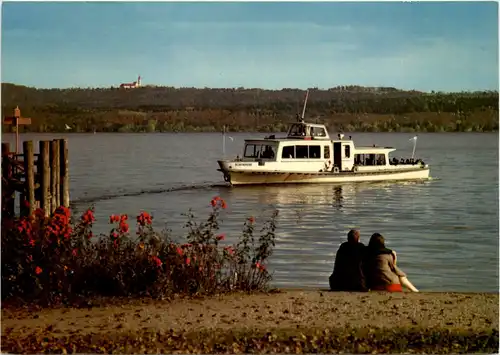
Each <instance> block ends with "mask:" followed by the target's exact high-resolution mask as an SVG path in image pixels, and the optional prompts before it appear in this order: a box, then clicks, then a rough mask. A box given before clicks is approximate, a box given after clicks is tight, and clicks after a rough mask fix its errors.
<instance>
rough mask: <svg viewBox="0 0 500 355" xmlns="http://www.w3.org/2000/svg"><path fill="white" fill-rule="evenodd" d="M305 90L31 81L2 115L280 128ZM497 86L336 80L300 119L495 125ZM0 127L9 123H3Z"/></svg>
mask: <svg viewBox="0 0 500 355" xmlns="http://www.w3.org/2000/svg"><path fill="white" fill-rule="evenodd" d="M304 94H305V91H304V90H299V89H282V90H263V89H245V88H238V89H210V88H205V89H196V88H172V87H139V88H136V89H132V90H121V89H117V88H114V89H113V88H100V89H84V88H74V89H36V88H29V87H26V86H21V85H14V84H7V83H3V84H2V110H3V112H4V115H9V114H11V112H13V110H14V108H15V107H16V106H19V108H20V110H21V116H22V117H30V118H31V119H32V123H31V124H30V125H28V126H21V128H20V132H24V131H31V132H52V133H62V132H66V131H67V129H66V128H67V127H66V125H68V126H69V127H70V128H71V131H73V132H93V131H94V130H96V131H97V132H122V133H126V132H222V131H223V129H224V127H226V129H227V130H228V131H231V132H251V131H252V132H255V131H258V132H283V131H286V130H287V128H288V125H289V124H290V122H294V121H295V119H296V118H295V117H296V115H297V114H301V113H302V106H303V103H304ZM498 113H499V111H498V92H496V91H481V92H457V93H443V92H431V93H425V92H418V91H414V90H410V91H405V90H398V89H396V88H383V87H382V88H369V87H360V86H354V85H351V86H338V87H334V88H330V89H326V90H320V89H311V90H310V92H309V99H308V102H307V109H306V112H305V119H306V120H307V121H311V122H318V123H322V124H325V125H326V126H327V127H328V128H329V130H330V132H408V133H409V132H496V131H498ZM2 129H3V132H9V130H10V129H12V126H9V125H5V124H4V125H2Z"/></svg>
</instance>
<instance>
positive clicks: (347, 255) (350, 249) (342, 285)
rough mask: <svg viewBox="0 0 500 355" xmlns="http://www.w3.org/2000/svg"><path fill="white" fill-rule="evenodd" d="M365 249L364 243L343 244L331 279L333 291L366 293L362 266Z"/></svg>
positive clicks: (336, 258)
mask: <svg viewBox="0 0 500 355" xmlns="http://www.w3.org/2000/svg"><path fill="white" fill-rule="evenodd" d="M365 248H366V247H365V245H364V244H363V243H352V242H345V243H342V245H341V246H340V248H339V250H338V251H337V255H336V256H335V265H334V267H333V273H332V274H331V276H330V279H329V281H330V289H331V290H332V291H354V292H356V291H366V285H365V277H364V275H363V269H362V264H361V263H362V260H363V256H364V249H365Z"/></svg>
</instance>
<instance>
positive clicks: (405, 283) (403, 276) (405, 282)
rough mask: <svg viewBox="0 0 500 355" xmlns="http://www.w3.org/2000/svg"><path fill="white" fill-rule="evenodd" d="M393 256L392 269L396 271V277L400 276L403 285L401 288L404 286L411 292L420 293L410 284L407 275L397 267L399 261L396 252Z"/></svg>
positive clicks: (393, 252)
mask: <svg viewBox="0 0 500 355" xmlns="http://www.w3.org/2000/svg"><path fill="white" fill-rule="evenodd" d="M392 256H393V263H392V265H391V268H392V270H393V271H394V273H395V274H396V275H398V277H399V282H400V283H401V286H404V287H406V288H407V289H409V290H410V291H412V292H418V289H417V288H416V287H415V286H414V285H413V284H412V283H411V282H410V280H408V277H407V276H406V274H405V273H404V272H403V270H401V269H400V268H399V267H398V266H397V265H396V260H397V256H396V252H395V251H392Z"/></svg>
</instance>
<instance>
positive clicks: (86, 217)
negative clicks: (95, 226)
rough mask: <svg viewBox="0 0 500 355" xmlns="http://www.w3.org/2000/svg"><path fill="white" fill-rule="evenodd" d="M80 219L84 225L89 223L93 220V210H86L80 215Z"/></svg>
mask: <svg viewBox="0 0 500 355" xmlns="http://www.w3.org/2000/svg"><path fill="white" fill-rule="evenodd" d="M81 221H82V223H83V224H84V225H91V224H92V222H95V217H94V212H93V211H92V210H87V211H85V213H84V214H83V215H82V218H81Z"/></svg>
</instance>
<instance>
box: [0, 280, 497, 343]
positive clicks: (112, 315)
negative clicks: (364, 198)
mask: <svg viewBox="0 0 500 355" xmlns="http://www.w3.org/2000/svg"><path fill="white" fill-rule="evenodd" d="M498 304H499V294H498V293H484V292H453V293H449V292H422V293H379V292H368V293H348V292H329V291H326V290H321V289H315V290H309V289H289V288H288V289H279V290H275V291H270V292H267V293H254V294H245V293H233V294H225V295H220V296H212V297H208V296H207V297H200V298H185V297H181V298H175V299H173V300H171V301H161V300H156V301H155V300H152V299H146V298H142V299H137V298H136V299H117V298H115V299H105V298H100V299H99V300H96V302H95V303H93V304H87V305H84V306H83V307H80V308H72V307H65V308H51V309H48V308H45V309H43V308H42V309H38V310H35V309H29V307H25V308H22V309H13V308H11V307H4V306H2V344H3V346H2V350H3V351H7V352H14V353H20V352H23V353H35V352H38V353H40V352H44V351H47V350H48V349H52V351H51V352H54V351H56V350H57V349H59V351H61V349H62V348H64V349H66V350H65V351H67V352H78V353H82V352H93V353H95V352H111V351H114V352H117V353H127V352H141V353H150V352H155V353H156V352H157V351H160V352H162V353H165V352H174V351H181V352H184V353H192V352H205V353H208V352H227V351H229V352H236V353H240V352H269V351H274V352H281V353H283V352H285V353H287V352H288V353H290V352H292V353H295V352H296V351H298V352H312V351H317V350H320V352H339V351H343V352H346V351H347V352H355V353H363V352H372V351H376V352H401V351H405V352H407V351H411V352H440V353H450V352H464V351H465V352H490V353H491V352H496V351H497V350H498V325H499V307H498ZM200 341H201V343H200ZM200 344H201V345H200Z"/></svg>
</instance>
